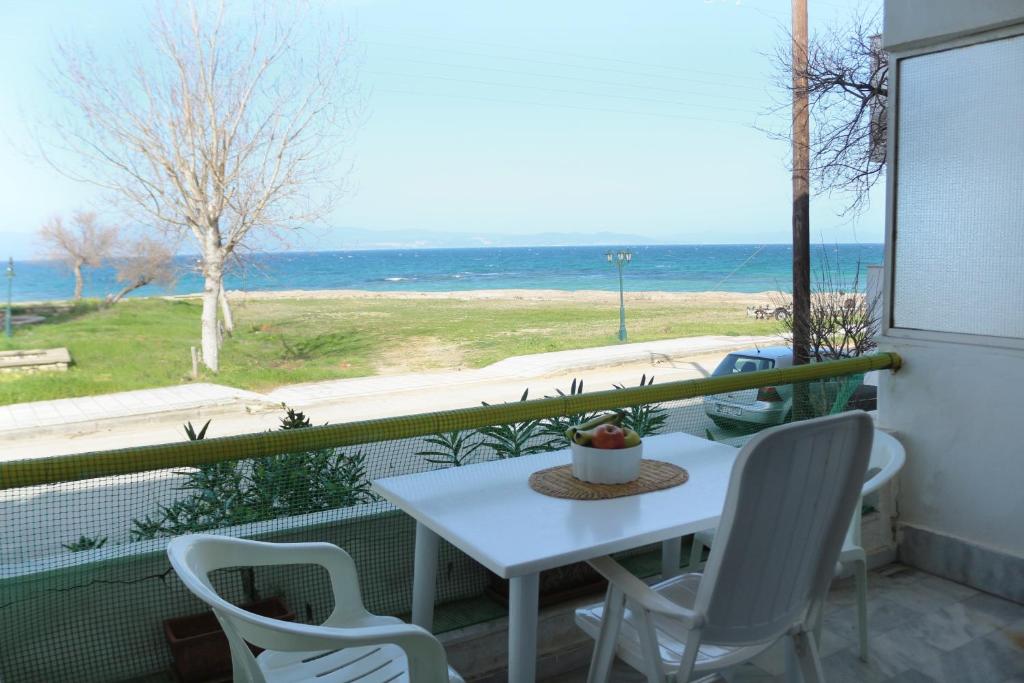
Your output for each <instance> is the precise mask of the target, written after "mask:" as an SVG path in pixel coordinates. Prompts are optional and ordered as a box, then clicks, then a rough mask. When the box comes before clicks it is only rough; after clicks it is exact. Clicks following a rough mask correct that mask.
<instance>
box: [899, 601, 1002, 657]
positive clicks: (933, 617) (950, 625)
mask: <svg viewBox="0 0 1024 683" xmlns="http://www.w3.org/2000/svg"><path fill="white" fill-rule="evenodd" d="M997 628H998V626H997V625H996V624H995V623H993V620H992V619H990V618H979V617H978V615H977V614H976V613H973V612H971V611H970V610H969V609H968V608H967V607H966V606H965V605H964V604H963V603H962V602H954V603H953V604H951V605H946V606H944V607H942V608H940V609H938V610H936V611H934V612H929V613H927V614H925V615H924V616H923V617H922V618H921V619H919V620H916V621H912V622H910V623H908V624H906V625H905V626H904V628H903V632H904V633H905V634H906V636H907V637H909V638H912V639H914V640H916V641H919V642H922V643H928V644H929V645H931V646H932V647H934V648H937V649H939V650H942V651H945V652H948V651H949V650H955V649H957V648H958V647H962V646H964V645H966V644H967V643H969V642H971V641H972V640H974V639H975V638H979V637H981V636H986V635H988V634H989V633H991V632H992V631H995V630H996V629H997Z"/></svg>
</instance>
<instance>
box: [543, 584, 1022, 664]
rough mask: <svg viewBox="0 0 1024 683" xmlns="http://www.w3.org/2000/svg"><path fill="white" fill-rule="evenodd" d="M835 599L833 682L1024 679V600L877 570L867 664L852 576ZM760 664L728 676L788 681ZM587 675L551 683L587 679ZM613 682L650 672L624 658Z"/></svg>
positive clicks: (825, 658) (829, 632) (835, 590)
mask: <svg viewBox="0 0 1024 683" xmlns="http://www.w3.org/2000/svg"><path fill="white" fill-rule="evenodd" d="M830 603H831V604H832V607H831V609H830V610H829V611H827V612H826V615H825V623H824V632H823V635H822V644H821V653H822V666H823V668H824V671H825V678H826V680H827V681H828V683H1024V605H1021V604H1017V603H1014V602H1010V601H1007V600H1003V599H1001V598H997V597H995V596H993V595H989V594H987V593H982V592H979V591H976V590H974V589H973V588H970V587H967V586H961V585H960V584H957V583H954V582H952V581H947V580H945V579H941V578H939V577H936V576H932V575H930V574H926V573H924V572H920V571H917V570H910V569H906V568H903V567H901V566H898V565H897V566H891V567H889V568H886V571H884V572H872V573H871V574H870V575H869V599H868V627H869V629H870V635H871V639H870V643H869V646H870V657H869V662H868V663H864V662H862V661H860V659H859V658H858V650H857V646H856V637H857V618H856V607H855V605H854V590H853V582H852V581H850V580H842V581H837V582H835V583H834V584H833V587H832V591H831V593H830ZM757 663H758V664H760V665H762V666H750V665H748V666H744V667H743V668H742V669H741V670H739V671H737V672H735V673H734V674H733V675H730V676H729V677H728V680H729V681H730V683H783V681H784V676H782V675H780V674H781V669H780V668H779V667H776V666H774V663H775V662H774V661H772V662H767V661H761V660H758V662H757ZM769 664H771V666H769ZM766 669H767V670H766ZM776 669H778V670H776ZM586 673H587V672H586V669H585V668H584V669H582V670H579V671H574V672H572V673H571V674H567V675H563V676H559V677H558V678H557V679H549V680H548V681H545V683H555V681H556V680H557V681H558V683H562V682H563V681H564V682H566V683H583V681H585V680H586ZM611 680H612V683H637V682H640V681H643V680H644V677H643V676H641V675H640V674H638V673H637V672H635V671H633V670H632V669H630V668H629V667H628V666H626V665H625V664H623V663H621V662H618V663H617V664H616V669H615V673H614V674H613V676H612V679H611ZM719 680H721V679H719Z"/></svg>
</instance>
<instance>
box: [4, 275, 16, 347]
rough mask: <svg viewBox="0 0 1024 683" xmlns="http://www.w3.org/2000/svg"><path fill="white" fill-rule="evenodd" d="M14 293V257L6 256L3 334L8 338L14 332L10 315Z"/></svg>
mask: <svg viewBox="0 0 1024 683" xmlns="http://www.w3.org/2000/svg"><path fill="white" fill-rule="evenodd" d="M13 294H14V258H13V257H8V258H7V314H6V315H5V316H4V334H6V335H7V337H8V338H10V337H11V336H12V335H13V334H14V327H13V324H14V322H13V320H12V317H13V316H12V315H11V297H12V296H13Z"/></svg>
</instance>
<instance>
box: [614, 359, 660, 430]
mask: <svg viewBox="0 0 1024 683" xmlns="http://www.w3.org/2000/svg"><path fill="white" fill-rule="evenodd" d="M652 384H654V376H653V375H651V377H650V378H649V379H648V377H647V373H644V374H643V375H642V376H641V377H640V386H642V387H649V386H651V385H652ZM615 388H616V389H625V388H626V387H624V386H623V385H621V384H616V385H615ZM624 412H625V414H626V416H625V418H623V420H622V426H623V427H628V428H630V429H632V430H633V431H634V432H636V433H637V434H639V435H640V436H653V435H654V434H657V433H659V432H661V431H662V430H664V429H665V422H666V421H667V420H668V410H666V409H665V408H662V407H660V406H658V405H656V404H654V403H643V404H641V405H638V406H630V407H629V408H626V409H625V410H624Z"/></svg>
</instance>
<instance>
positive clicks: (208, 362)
mask: <svg viewBox="0 0 1024 683" xmlns="http://www.w3.org/2000/svg"><path fill="white" fill-rule="evenodd" d="M202 232H203V242H202V244H203V315H202V339H201V346H202V349H203V365H205V366H206V367H207V368H208V369H209V370H210V371H212V372H218V371H219V370H220V343H219V342H220V340H219V337H220V335H219V334H218V329H217V306H218V303H219V300H220V296H221V289H222V288H223V286H224V261H225V260H226V258H227V254H225V253H224V246H223V244H222V243H221V239H220V230H219V228H218V226H217V221H216V220H212V221H211V222H210V223H209V224H207V225H205V226H203V231H202Z"/></svg>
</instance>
